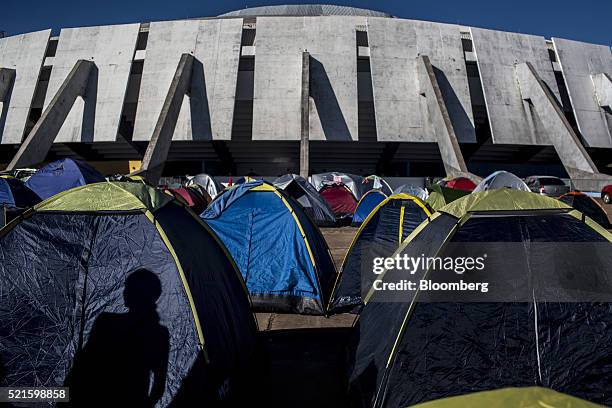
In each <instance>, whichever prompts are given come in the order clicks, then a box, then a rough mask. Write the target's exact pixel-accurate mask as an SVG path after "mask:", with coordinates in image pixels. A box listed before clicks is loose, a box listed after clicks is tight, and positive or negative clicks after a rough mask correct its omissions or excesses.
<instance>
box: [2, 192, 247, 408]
mask: <svg viewBox="0 0 612 408" xmlns="http://www.w3.org/2000/svg"><path fill="white" fill-rule="evenodd" d="M0 258H1V259H2V262H0V377H3V378H0V384H1V385H2V386H13V387H24V386H28V387H59V386H68V387H70V403H71V404H72V405H71V406H74V407H111V406H125V407H144V406H148V407H153V406H155V407H157V408H164V407H168V406H172V407H193V406H218V404H219V403H220V402H221V401H219V400H221V399H224V401H223V402H225V401H227V400H228V398H233V397H232V396H235V397H238V396H239V395H240V393H241V391H239V384H240V383H241V381H242V380H243V377H244V374H243V372H244V370H245V367H247V366H248V363H249V359H250V356H251V354H252V352H253V350H254V345H255V335H256V333H255V332H256V324H255V320H254V319H253V314H252V313H251V310H250V302H249V298H248V294H247V291H246V288H245V287H244V282H243V281H242V278H241V276H240V274H239V272H238V270H237V268H236V266H235V264H234V263H233V262H232V259H231V257H230V256H229V254H228V253H227V252H226V250H225V248H224V247H223V245H221V243H220V242H219V240H218V239H217V237H215V235H214V233H213V232H212V231H211V229H210V228H209V227H208V226H206V225H205V224H204V223H203V222H202V221H201V220H200V219H199V218H198V217H197V216H196V215H195V214H194V213H192V212H191V211H189V210H187V209H186V208H185V207H184V206H183V205H182V204H181V203H179V202H178V201H177V200H175V199H173V198H172V197H171V196H169V195H166V194H164V193H162V192H160V191H158V190H154V189H153V188H151V187H148V186H146V185H144V184H142V183H110V182H104V183H95V184H90V185H86V186H82V187H78V188H75V189H72V190H70V191H66V192H64V193H61V194H58V195H55V196H54V197H52V198H50V199H48V200H46V201H44V202H42V203H40V204H39V205H37V206H36V207H34V210H33V211H28V212H27V213H25V214H24V216H23V218H21V219H20V220H19V222H14V223H11V224H9V225H8V226H7V227H5V228H3V229H2V230H0ZM101 387H102V388H105V389H111V388H112V392H108V393H99V392H98V391H96V390H99V389H101ZM117 401H121V402H117ZM0 405H1V404H0ZM227 406H234V405H232V404H231V403H228V405H227Z"/></svg>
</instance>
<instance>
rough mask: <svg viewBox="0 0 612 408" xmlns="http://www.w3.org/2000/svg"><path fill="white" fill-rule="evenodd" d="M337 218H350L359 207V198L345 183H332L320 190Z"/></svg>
mask: <svg viewBox="0 0 612 408" xmlns="http://www.w3.org/2000/svg"><path fill="white" fill-rule="evenodd" d="M319 194H321V197H323V199H324V200H325V201H327V204H329V206H330V207H331V209H332V211H333V212H334V215H335V216H336V218H337V219H342V218H350V217H352V215H353V213H354V212H355V208H357V200H356V199H355V196H353V193H352V192H351V190H349V188H348V187H346V186H345V185H344V184H331V185H328V186H325V187H323V188H322V189H321V191H319Z"/></svg>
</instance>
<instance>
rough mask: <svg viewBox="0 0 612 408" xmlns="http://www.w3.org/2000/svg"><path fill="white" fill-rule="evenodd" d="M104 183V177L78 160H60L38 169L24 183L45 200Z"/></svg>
mask: <svg viewBox="0 0 612 408" xmlns="http://www.w3.org/2000/svg"><path fill="white" fill-rule="evenodd" d="M101 181H105V179H104V176H102V174H100V173H99V172H98V171H97V170H96V169H94V168H93V167H91V166H90V165H89V164H87V163H85V162H82V161H80V160H73V159H61V160H57V161H54V162H51V163H49V164H47V165H46V166H44V167H42V168H40V169H39V170H38V171H37V172H36V173H34V175H33V176H32V177H30V178H29V179H28V181H27V182H26V186H28V187H29V188H30V189H31V190H32V191H34V192H35V193H36V194H37V195H38V196H39V197H40V198H42V199H43V200H46V199H47V198H49V197H51V196H53V195H55V194H58V193H61V192H62V191H66V190H70V189H71V188H74V187H79V186H84V185H85V184H91V183H98V182H101Z"/></svg>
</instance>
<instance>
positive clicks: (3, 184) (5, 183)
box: [0, 177, 41, 227]
mask: <svg viewBox="0 0 612 408" xmlns="http://www.w3.org/2000/svg"><path fill="white" fill-rule="evenodd" d="M40 201H41V200H40V197H38V196H37V195H36V193H35V192H33V191H32V190H30V189H29V188H28V187H26V185H25V184H24V183H23V182H22V181H21V180H19V179H16V178H13V177H0V207H1V208H0V227H2V226H4V225H5V224H6V223H7V222H8V221H10V220H11V219H13V218H14V217H16V216H17V215H18V214H20V213H21V212H23V210H24V209H26V208H29V207H32V206H34V205H35V204H38V203H39V202H40Z"/></svg>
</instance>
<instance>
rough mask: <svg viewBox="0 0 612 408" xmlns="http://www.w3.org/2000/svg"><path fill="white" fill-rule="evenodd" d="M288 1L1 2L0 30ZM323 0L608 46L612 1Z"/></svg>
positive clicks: (200, 13)
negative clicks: (338, 0) (339, 0)
mask: <svg viewBox="0 0 612 408" xmlns="http://www.w3.org/2000/svg"><path fill="white" fill-rule="evenodd" d="M322 2H324V1H323V0H320V1H314V2H313V3H322ZM287 3H289V2H288V1H287V0H285V1H282V0H281V1H278V0H267V1H247V0H225V1H206V0H204V1H202V0H102V1H86V0H47V1H40V2H38V1H37V2H30V1H27V0H19V1H16V0H4V1H2V11H1V12H0V30H4V31H6V32H7V33H8V34H9V35H11V34H19V33H23V32H29V31H35V30H40V29H45V28H52V29H53V30H54V32H55V33H58V32H59V29H60V28H62V27H80V26H91V25H102V24H118V23H131V22H148V21H158V20H171V19H180V18H192V17H206V16H208V17H210V16H215V15H218V14H221V13H223V12H226V11H230V10H235V9H240V8H245V7H254V6H259V5H266V4H287ZM293 3H295V4H300V3H308V1H297V2H293ZM324 3H327V4H330V3H333V4H342V5H348V6H355V7H363V8H370V9H374V10H381V11H386V12H388V13H391V14H393V15H396V16H398V17H402V18H413V19H419V20H428V21H441V22H447V23H458V24H463V25H472V26H477V27H485V28H493V29H499V30H505V31H514V32H521V33H529V34H539V35H543V36H545V37H547V38H550V37H562V38H569V39H575V40H581V41H587V42H593V43H599V44H606V45H612V0H580V1H576V0H572V1H568V0H557V1H552V0H404V1H400V0H395V1H390V0H378V1H370V0H352V1H350V0H347V1H344V2H330V1H327V2H324Z"/></svg>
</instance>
